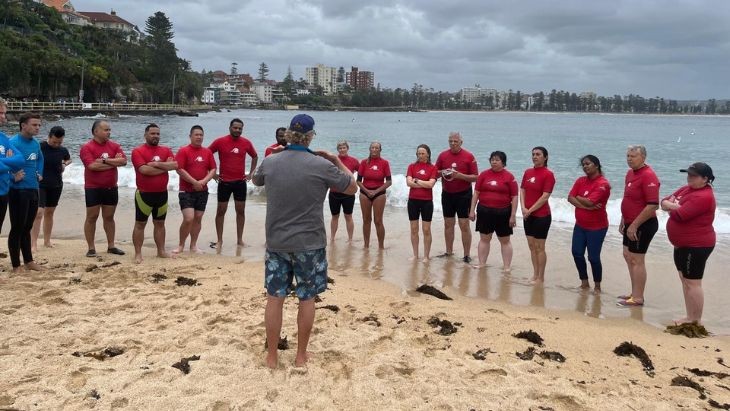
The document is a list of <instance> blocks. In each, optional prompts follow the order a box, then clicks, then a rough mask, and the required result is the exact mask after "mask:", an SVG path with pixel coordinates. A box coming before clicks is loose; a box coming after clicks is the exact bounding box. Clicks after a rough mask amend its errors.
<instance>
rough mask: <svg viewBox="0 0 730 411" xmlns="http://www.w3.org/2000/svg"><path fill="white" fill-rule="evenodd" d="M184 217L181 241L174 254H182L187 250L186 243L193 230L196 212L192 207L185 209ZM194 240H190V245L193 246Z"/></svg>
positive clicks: (181, 224)
mask: <svg viewBox="0 0 730 411" xmlns="http://www.w3.org/2000/svg"><path fill="white" fill-rule="evenodd" d="M181 212H182V217H183V220H182V222H181V223H180V234H179V235H180V241H179V243H178V246H177V248H176V249H175V250H174V251H173V252H174V253H182V252H183V250H185V241H187V239H188V236H189V235H190V232H191V231H192V228H193V219H194V218H195V217H194V215H195V214H194V213H195V210H194V209H193V208H192V207H189V208H183V209H182V211H181ZM192 242H193V240H192V238H191V239H190V243H191V246H192Z"/></svg>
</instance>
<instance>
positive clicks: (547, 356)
mask: <svg viewBox="0 0 730 411" xmlns="http://www.w3.org/2000/svg"><path fill="white" fill-rule="evenodd" d="M537 355H539V356H540V358H542V359H544V360H550V361H557V362H565V360H566V358H565V356H564V355H563V354H561V353H559V352H557V351H540V352H539V353H538V354H537Z"/></svg>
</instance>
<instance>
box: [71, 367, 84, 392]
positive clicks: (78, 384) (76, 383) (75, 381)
mask: <svg viewBox="0 0 730 411" xmlns="http://www.w3.org/2000/svg"><path fill="white" fill-rule="evenodd" d="M85 385H86V375H84V373H82V372H80V371H74V372H72V373H71V378H70V379H69V380H68V382H67V383H66V389H67V390H69V391H71V392H78V391H79V390H80V389H81V388H83V387H84V386H85Z"/></svg>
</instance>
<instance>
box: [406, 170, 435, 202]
mask: <svg viewBox="0 0 730 411" xmlns="http://www.w3.org/2000/svg"><path fill="white" fill-rule="evenodd" d="M406 176H411V177H413V178H414V179H417V180H421V181H428V180H431V179H434V180H436V177H437V176H438V169H437V168H436V166H435V165H433V164H429V163H421V162H415V163H413V164H410V165H409V166H408V171H407V172H406ZM408 198H410V199H413V200H428V201H432V200H433V189H432V188H421V187H418V188H414V187H411V190H410V191H409V192H408Z"/></svg>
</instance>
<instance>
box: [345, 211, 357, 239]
mask: <svg viewBox="0 0 730 411" xmlns="http://www.w3.org/2000/svg"><path fill="white" fill-rule="evenodd" d="M345 225H346V226H347V242H348V243H351V242H352V235H353V234H354V233H355V222H354V221H353V220H352V214H345Z"/></svg>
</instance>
